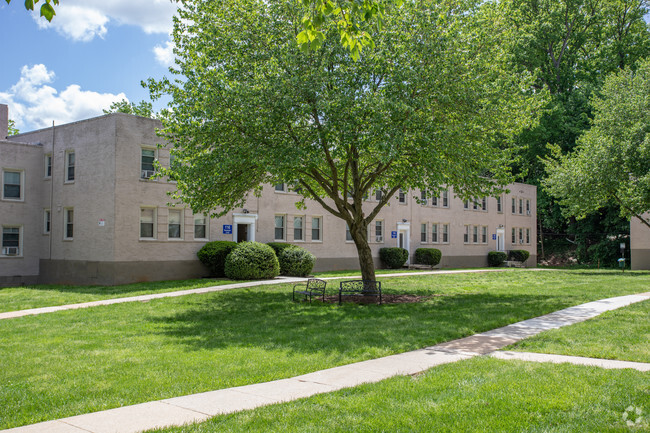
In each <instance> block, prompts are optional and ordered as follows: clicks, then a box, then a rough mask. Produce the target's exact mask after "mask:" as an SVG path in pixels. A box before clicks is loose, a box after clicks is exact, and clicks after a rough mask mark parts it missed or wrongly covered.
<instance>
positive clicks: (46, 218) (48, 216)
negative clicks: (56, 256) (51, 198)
mask: <svg viewBox="0 0 650 433" xmlns="http://www.w3.org/2000/svg"><path fill="white" fill-rule="evenodd" d="M50 233H52V211H51V210H50V209H43V234H44V235H49V234H50Z"/></svg>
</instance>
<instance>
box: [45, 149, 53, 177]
mask: <svg viewBox="0 0 650 433" xmlns="http://www.w3.org/2000/svg"><path fill="white" fill-rule="evenodd" d="M45 177H46V178H49V177H52V154H51V153H48V154H47V155H45Z"/></svg>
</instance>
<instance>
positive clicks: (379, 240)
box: [375, 236, 384, 242]
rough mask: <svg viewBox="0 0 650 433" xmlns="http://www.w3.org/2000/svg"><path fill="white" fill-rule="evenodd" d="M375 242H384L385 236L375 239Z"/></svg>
mask: <svg viewBox="0 0 650 433" xmlns="http://www.w3.org/2000/svg"><path fill="white" fill-rule="evenodd" d="M375 242H384V237H383V236H377V237H375Z"/></svg>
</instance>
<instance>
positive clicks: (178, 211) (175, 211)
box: [167, 209, 185, 241]
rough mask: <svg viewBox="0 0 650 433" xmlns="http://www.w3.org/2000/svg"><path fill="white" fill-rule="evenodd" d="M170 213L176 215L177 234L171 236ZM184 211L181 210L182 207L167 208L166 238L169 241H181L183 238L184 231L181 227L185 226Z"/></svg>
mask: <svg viewBox="0 0 650 433" xmlns="http://www.w3.org/2000/svg"><path fill="white" fill-rule="evenodd" d="M172 214H174V215H178V217H179V218H178V219H179V221H178V224H174V225H178V236H173V237H172V236H171V229H172V223H171V220H172ZM184 223H185V212H183V209H168V210H167V239H168V240H170V241H182V240H183V234H184V233H183V232H184V231H185V230H184V229H183V228H184V227H185V224H184Z"/></svg>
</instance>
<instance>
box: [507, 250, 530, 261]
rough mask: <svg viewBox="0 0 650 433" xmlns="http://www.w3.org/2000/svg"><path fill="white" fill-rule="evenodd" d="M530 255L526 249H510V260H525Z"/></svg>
mask: <svg viewBox="0 0 650 433" xmlns="http://www.w3.org/2000/svg"><path fill="white" fill-rule="evenodd" d="M528 257H530V253H529V252H528V251H526V250H511V251H510V260H515V261H517V262H525V261H526V260H528Z"/></svg>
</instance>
